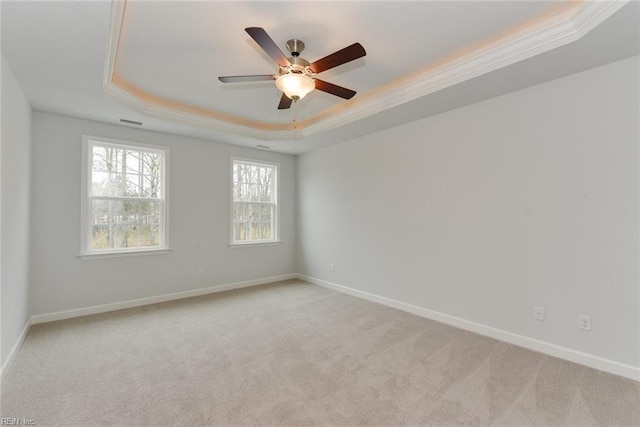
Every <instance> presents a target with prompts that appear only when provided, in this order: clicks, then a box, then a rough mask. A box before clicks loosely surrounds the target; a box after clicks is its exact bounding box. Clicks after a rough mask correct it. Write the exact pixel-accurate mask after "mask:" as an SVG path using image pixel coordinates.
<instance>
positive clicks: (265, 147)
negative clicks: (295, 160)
mask: <svg viewBox="0 0 640 427" xmlns="http://www.w3.org/2000/svg"><path fill="white" fill-rule="evenodd" d="M256 147H258V148H263V149H265V150H268V149H269V148H271V147H270V146H268V145H261V144H258V145H256Z"/></svg>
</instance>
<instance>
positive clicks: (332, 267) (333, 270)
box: [329, 264, 336, 273]
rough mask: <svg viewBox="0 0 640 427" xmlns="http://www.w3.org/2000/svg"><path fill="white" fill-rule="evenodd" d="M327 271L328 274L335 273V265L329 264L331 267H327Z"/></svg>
mask: <svg viewBox="0 0 640 427" xmlns="http://www.w3.org/2000/svg"><path fill="white" fill-rule="evenodd" d="M329 271H330V272H332V273H335V271H336V265H335V264H331V265H330V266H329Z"/></svg>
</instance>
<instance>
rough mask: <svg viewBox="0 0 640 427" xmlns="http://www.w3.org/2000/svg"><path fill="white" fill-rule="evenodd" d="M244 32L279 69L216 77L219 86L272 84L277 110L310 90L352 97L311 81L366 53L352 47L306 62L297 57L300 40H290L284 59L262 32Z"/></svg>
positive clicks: (346, 91)
mask: <svg viewBox="0 0 640 427" xmlns="http://www.w3.org/2000/svg"><path fill="white" fill-rule="evenodd" d="M245 31H246V32H247V34H249V35H250V36H251V38H253V40H255V42H256V43H258V45H259V46H260V47H261V48H262V49H263V50H264V51H265V52H266V53H267V54H268V55H269V56H270V57H271V58H272V59H273V60H275V61H276V63H277V64H278V67H279V73H278V75H273V74H262V75H246V76H223V77H218V79H219V80H220V81H221V82H223V83H240V82H253V81H268V80H271V81H273V80H275V81H276V87H277V88H278V89H280V90H281V91H282V92H283V94H282V98H281V99H280V104H279V105H278V109H279V110H283V109H287V108H289V107H291V104H292V102H294V101H298V100H299V99H302V98H303V97H304V96H305V95H307V94H308V93H309V92H311V91H313V90H314V89H318V90H321V91H323V92H327V93H330V94H331V95H335V96H338V97H340V98H344V99H351V98H353V96H354V95H355V94H356V92H355V91H353V90H351V89H347V88H344V87H341V86H338V85H334V84H333V83H329V82H325V81H324V80H320V79H318V78H317V77H315V75H316V74H319V73H321V72H323V71H326V70H329V69H331V68H334V67H337V66H339V65H342V64H346V63H347V62H351V61H353V60H355V59H358V58H361V57H363V56H365V55H366V54H367V53H366V51H365V50H364V48H363V47H362V45H361V44H360V43H354V44H352V45H350V46H347V47H345V48H344V49H341V50H339V51H337V52H334V53H332V54H330V55H327V56H325V57H323V58H321V59H318V60H317V61H314V62H309V61H307V60H306V59H304V58H302V57H300V53H302V51H303V50H304V48H305V44H304V42H303V41H302V40H299V39H291V40H288V41H287V43H286V47H287V50H288V51H289V53H290V54H291V57H289V58H287V57H285V56H284V54H283V53H282V51H281V50H280V48H278V45H276V44H275V42H274V41H273V39H271V37H269V35H268V34H267V32H266V31H265V30H264V29H263V28H260V27H249V28H245Z"/></svg>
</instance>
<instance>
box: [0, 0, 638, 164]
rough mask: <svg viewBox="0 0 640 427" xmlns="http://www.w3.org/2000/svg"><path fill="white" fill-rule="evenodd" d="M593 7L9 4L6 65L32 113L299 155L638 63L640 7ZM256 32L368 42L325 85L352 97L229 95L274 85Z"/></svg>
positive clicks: (314, 51) (322, 44)
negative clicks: (294, 99) (288, 104)
mask: <svg viewBox="0 0 640 427" xmlns="http://www.w3.org/2000/svg"><path fill="white" fill-rule="evenodd" d="M597 3H599V4H596V3H594V2H564V1H555V2H551V1H468V2H462V1H440V2H435V1H422V2H420V1H413V2H397V1H395V2H355V1H354V2H266V1H261V2H257V1H256V2H241V1H234V2H214V1H210V2H186V1H176V2H161V1H155V2H143V1H129V2H128V3H126V7H122V6H123V3H115V6H114V7H113V10H112V3H111V2H102V1H96V2H80V1H73V2H6V1H3V2H2V4H1V6H2V10H1V15H2V53H3V55H4V56H5V58H6V59H7V61H8V62H9V64H10V65H11V67H12V69H13V71H14V73H15V74H16V76H17V78H18V80H19V81H20V83H21V84H22V86H23V88H24V90H25V92H26V94H27V96H28V98H29V100H30V102H31V103H32V106H33V107H34V108H35V109H40V110H45V111H53V112H59V113H63V114H69V115H73V116H78V117H83V118H89V119H95V120H100V121H105V122H111V123H117V122H118V120H119V118H121V117H123V118H126V119H131V120H139V121H141V122H143V123H144V124H143V128H146V129H153V130H159V131H164V132H170V133H176V134H184V135H190V136H197V137H201V138H207V139H211V140H216V141H221V142H228V143H234V144H240V145H248V146H256V145H258V144H261V145H268V146H270V147H271V149H273V150H276V151H281V152H288V153H293V154H296V153H302V152H305V151H310V150H314V149H317V148H320V147H323V146H326V145H330V144H333V143H337V142H341V141H343V140H345V139H347V138H352V137H356V136H359V135H363V134H366V133H368V132H372V131H375V130H378V129H380V128H383V127H388V126H394V125H398V124H401V123H404V122H407V121H410V120H415V119H418V118H421V117H426V116H428V115H431V114H436V113H438V112H441V111H446V110H448V109H451V108H456V107H458V106H461V105H465V104H469V103H472V102H477V101H479V100H481V99H486V98H489V97H492V96H496V95H499V94H501V93H505V92H508V91H512V90H517V89H520V88H523V87H527V86H530V85H533V84H537V83H540V82H543V81H546V80H550V79H553V78H557V77H560V76H563V75H567V74H571V73H575V72H578V71H581V70H585V69H588V68H591V67H594V66H598V65H602V64H604V63H608V62H611V61H615V60H619V59H623V58H625V57H628V56H631V55H637V54H639V53H640V41H639V33H638V31H639V30H638V27H639V23H640V19H639V17H638V14H639V7H638V6H639V4H638V2H631V3H629V4H626V5H625V3H626V2H617V3H615V4H614V3H610V5H611V6H610V7H604V6H603V3H602V2H597ZM609 15H611V16H609ZM569 24H571V25H569ZM596 25H597V26H596ZM249 26H260V27H263V28H265V30H266V31H267V32H268V33H269V35H270V36H271V37H272V38H273V40H274V41H275V42H276V43H277V44H278V45H279V46H280V47H281V49H282V50H283V51H284V52H286V49H285V47H284V43H285V42H286V41H287V40H288V39H290V38H299V39H302V40H303V41H304V42H305V44H306V50H305V51H304V52H303V54H302V56H303V57H305V58H306V59H308V60H310V61H313V60H315V59H318V58H320V57H323V56H325V55H327V54H329V53H332V52H334V51H336V50H338V49H341V48H343V47H345V46H347V45H350V44H352V43H354V42H360V43H361V44H362V45H363V46H364V47H365V49H366V50H367V56H366V57H364V58H361V59H358V60H356V61H353V62H351V63H349V64H346V65H342V66H340V67H337V68H334V69H332V70H329V71H326V72H325V73H322V74H321V75H320V76H319V77H320V78H322V79H323V80H327V81H329V82H332V83H335V84H338V85H340V86H345V87H348V88H350V89H353V90H356V91H357V92H358V94H357V95H356V97H354V98H353V99H352V100H351V101H344V100H342V99H341V98H337V97H334V96H331V95H329V94H326V93H323V92H319V91H314V92H313V93H311V94H309V95H308V96H307V97H306V98H305V99H303V100H301V101H300V102H298V103H295V104H294V105H293V106H292V108H291V109H290V110H284V111H279V110H277V108H276V107H277V104H278V101H279V98H280V93H279V92H278V90H277V89H276V88H275V85H274V84H273V82H255V83H243V84H226V85H225V84H222V83H220V82H219V81H218V80H217V77H218V76H221V75H243V74H272V73H277V66H276V65H274V63H273V61H272V60H271V59H270V58H269V57H268V56H267V55H266V54H265V53H264V52H263V51H262V50H261V49H260V48H259V46H258V45H257V44H256V43H255V42H254V41H253V40H252V39H251V38H250V37H249V36H248V35H247V34H246V33H245V32H244V28H245V27H249ZM110 41H111V48H110V47H109V43H110ZM114 41H115V42H117V44H116V43H114ZM118 82H126V85H123V84H122V83H118ZM105 85H106V89H107V90H106V92H105ZM294 123H295V124H298V126H297V127H294ZM277 129H284V131H277Z"/></svg>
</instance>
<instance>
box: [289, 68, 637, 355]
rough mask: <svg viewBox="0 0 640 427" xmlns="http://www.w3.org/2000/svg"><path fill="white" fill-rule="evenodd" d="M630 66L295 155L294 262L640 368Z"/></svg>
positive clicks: (324, 276) (304, 269) (367, 288)
mask: <svg viewBox="0 0 640 427" xmlns="http://www.w3.org/2000/svg"><path fill="white" fill-rule="evenodd" d="M639 68H640V67H639V59H638V57H634V58H631V59H627V60H624V61H621V62H617V63H613V64H609V65H606V66H603V67H600V68H596V69H592V70H589V71H586V72H583V73H580V74H576V75H572V76H569V77H566V78H562V79H559V80H555V81H552V82H548V83H545V84H542V85H539V86H535V87H531V88H528V89H524V90H521V91H518V92H514V93H511V94H508V95H504V96H501V97H498V98H494V99H491V100H487V101H484V102H481V103H477V104H474V105H470V106H467V107H464V108H460V109H458V110H454V111H451V112H448V113H444V114H440V115H437V116H434V117H431V118H427V119H423V120H420V121H417V122H413V123H410V124H407V125H403V126H400V127H397V128H393V129H387V130H384V131H381V132H378V133H375V134H371V135H368V136H365V137H361V138H358V139H354V140H352V141H349V142H347V143H344V144H338V145H335V146H333V147H330V148H327V149H324V150H321V151H316V152H312V153H309V154H305V155H302V156H300V157H299V158H298V198H297V200H298V224H299V227H298V233H297V235H298V237H297V238H298V240H299V257H298V271H299V272H300V273H302V274H305V275H308V276H311V277H314V278H318V279H321V280H326V281H330V282H333V283H336V284H339V285H343V286H347V287H350V288H354V289H357V290H360V291H364V292H368V293H372V294H375V295H378V296H382V297H386V298H391V299H394V300H397V301H400V302H404V303H408V304H413V305H417V306H420V307H423V308H427V309H430V310H434V311H438V312H441V313H445V314H448V315H450V316H456V317H458V318H462V319H466V320H468V321H471V322H475V323H477V324H481V325H486V326H490V327H494V328H498V329H501V330H504V331H508V332H512V333H515V334H519V335H521V336H525V337H531V338H535V339H539V340H542V341H545V342H548V343H552V344H556V345H560V346H563V347H567V348H570V349H573V350H577V351H580V352H584V353H587V354H591V355H595V356H600V357H603V358H606V359H609V360H613V361H617V362H621V363H624V364H628V365H632V366H640V354H639V351H640V350H639V349H640V343H639V339H640V318H639V315H640V314H639V313H640V296H639V289H638V288H639V286H638V283H639V282H638V231H639V229H638V222H639V209H638V201H639V194H638V192H639V188H638V187H639V185H638V181H639V180H638V173H639V168H638V145H639V140H640V134H639V127H638V117H639V116H640V109H639V107H638V102H639V97H638V94H639V93H640V92H639V85H638V80H639V79H638V75H639V74H638V73H639ZM331 264H335V272H333V273H332V272H331V271H330V268H329V266H330V265H331ZM534 306H543V307H545V308H546V319H545V321H544V322H539V321H535V320H533V307H534ZM579 314H587V315H591V316H592V322H593V330H592V331H591V332H584V331H580V330H578V327H577V325H578V315H579Z"/></svg>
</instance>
